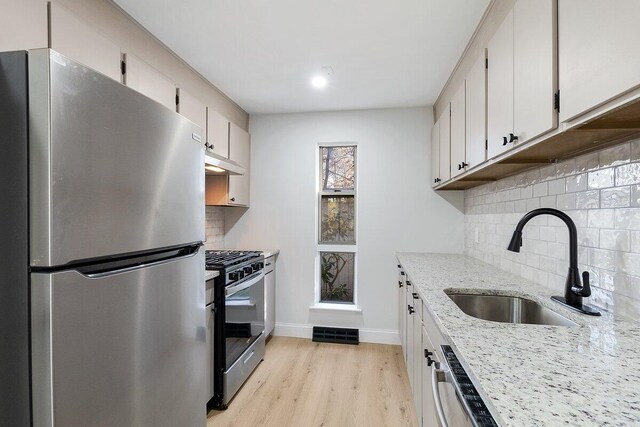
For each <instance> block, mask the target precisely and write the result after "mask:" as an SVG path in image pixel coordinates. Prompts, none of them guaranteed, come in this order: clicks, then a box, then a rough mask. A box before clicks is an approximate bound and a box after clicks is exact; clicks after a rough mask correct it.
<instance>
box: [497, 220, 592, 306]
mask: <svg viewBox="0 0 640 427" xmlns="http://www.w3.org/2000/svg"><path fill="white" fill-rule="evenodd" d="M538 215H552V216H555V217H558V218H560V219H561V220H562V221H564V223H565V224H567V227H568V228H569V273H568V274H567V281H566V282H565V285H564V297H560V296H553V297H551V298H552V299H553V300H555V301H557V302H559V303H560V304H563V305H566V306H567V307H569V308H571V309H573V310H576V311H579V312H581V313H584V314H589V315H591V316H600V312H599V311H597V310H595V309H594V308H593V307H591V306H588V305H585V304H583V303H582V298H583V297H588V296H589V295H591V286H589V272H588V271H585V272H583V273H582V280H583V282H584V283H582V284H581V283H580V271H579V270H578V230H577V229H576V224H575V223H574V222H573V220H572V219H571V217H569V215H567V214H566V213H564V212H562V211H559V210H557V209H550V208H540V209H534V210H532V211H531V212H528V213H526V214H525V216H523V217H522V219H521V220H520V222H519V223H518V225H517V226H516V229H515V231H514V232H513V237H511V242H509V246H508V247H507V249H508V250H510V251H511V252H520V246H522V229H523V228H524V226H525V225H526V224H527V222H529V220H530V219H531V218H533V217H536V216H538Z"/></svg>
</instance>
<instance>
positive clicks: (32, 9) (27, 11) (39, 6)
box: [0, 0, 49, 52]
mask: <svg viewBox="0 0 640 427" xmlns="http://www.w3.org/2000/svg"><path fill="white" fill-rule="evenodd" d="M0 10H2V13H0V52H9V51H12V50H27V49H38V48H45V47H48V46H49V39H48V34H47V0H21V1H15V0H3V1H1V2H0Z"/></svg>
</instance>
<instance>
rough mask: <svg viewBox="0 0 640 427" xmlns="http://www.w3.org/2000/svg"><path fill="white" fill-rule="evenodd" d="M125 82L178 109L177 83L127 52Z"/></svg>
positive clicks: (172, 108) (161, 102) (167, 105)
mask: <svg viewBox="0 0 640 427" xmlns="http://www.w3.org/2000/svg"><path fill="white" fill-rule="evenodd" d="M124 62H125V64H126V72H125V74H124V83H125V84H126V85H127V86H129V87H130V88H132V89H135V90H137V91H138V92H140V93H142V94H143V95H146V96H148V97H149V98H151V99H153V100H154V101H156V102H159V103H160V104H162V105H164V106H165V107H167V108H170V109H171V110H173V111H175V110H176V85H175V84H174V83H173V82H172V81H171V80H170V79H169V78H167V77H166V76H165V75H164V74H162V73H160V72H159V71H158V70H156V69H155V68H153V67H152V66H151V65H149V64H147V63H146V62H144V61H143V60H141V59H140V58H138V57H137V56H135V55H132V54H130V53H125V55H124Z"/></svg>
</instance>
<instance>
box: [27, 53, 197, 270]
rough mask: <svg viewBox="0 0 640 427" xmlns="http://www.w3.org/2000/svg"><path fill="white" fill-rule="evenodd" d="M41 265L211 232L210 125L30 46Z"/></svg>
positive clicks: (33, 222)
mask: <svg viewBox="0 0 640 427" xmlns="http://www.w3.org/2000/svg"><path fill="white" fill-rule="evenodd" d="M29 108H30V122H29V126H30V137H29V149H30V152H29V154H30V170H29V171H30V190H31V193H30V236H31V237H30V238H31V253H30V254H31V255H30V256H31V265H32V266H42V267H46V266H58V265H64V264H68V263H71V262H74V261H78V260H86V259H93V258H100V257H104V256H109V255H114V254H124V253H135V252H142V251H146V250H149V249H155V248H164V247H172V246H176V245H181V244H186V243H191V242H199V241H204V238H205V236H204V233H205V232H204V166H203V165H204V150H203V146H202V144H201V140H202V138H203V135H204V130H203V129H201V128H200V127H198V126H197V125H196V124H194V123H192V122H191V121H189V120H187V119H186V118H184V117H182V116H181V115H179V114H177V113H176V112H174V111H172V110H170V109H168V108H166V107H165V106H163V105H161V104H159V103H157V102H155V101H152V100H151V99H149V98H147V97H145V96H144V95H141V94H139V93H138V92H135V91H134V90H132V89H130V88H128V87H126V86H124V85H122V84H120V83H118V82H116V81H114V80H112V79H111V78H109V77H107V76H104V75H102V74H100V73H97V72H95V71H93V70H91V69H89V68H86V67H84V66H83V65H81V64H79V63H77V62H75V61H73V60H70V59H68V58H66V57H65V56H62V55H60V54H58V53H56V52H55V51H51V50H49V49H41V50H34V51H29Z"/></svg>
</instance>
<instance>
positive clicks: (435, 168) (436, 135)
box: [431, 121, 441, 187]
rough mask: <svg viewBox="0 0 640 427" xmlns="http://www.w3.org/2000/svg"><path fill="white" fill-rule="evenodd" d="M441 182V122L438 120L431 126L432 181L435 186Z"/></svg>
mask: <svg viewBox="0 0 640 427" xmlns="http://www.w3.org/2000/svg"><path fill="white" fill-rule="evenodd" d="M440 182H441V181H440V122H439V121H436V122H435V123H434V124H433V127H432V128H431V183H432V185H433V186H434V187H435V186H436V185H438V184H440Z"/></svg>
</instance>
